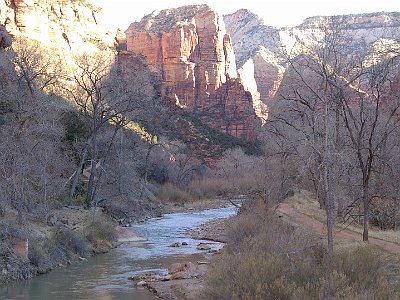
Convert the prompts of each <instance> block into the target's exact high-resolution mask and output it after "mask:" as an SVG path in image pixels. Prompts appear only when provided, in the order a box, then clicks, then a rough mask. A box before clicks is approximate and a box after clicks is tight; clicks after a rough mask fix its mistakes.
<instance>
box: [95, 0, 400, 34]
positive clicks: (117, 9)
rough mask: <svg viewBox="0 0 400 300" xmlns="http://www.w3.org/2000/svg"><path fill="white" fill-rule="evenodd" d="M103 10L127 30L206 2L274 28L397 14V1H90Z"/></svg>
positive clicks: (399, 6) (113, 23) (399, 8)
mask: <svg viewBox="0 0 400 300" xmlns="http://www.w3.org/2000/svg"><path fill="white" fill-rule="evenodd" d="M91 2H92V3H94V4H96V5H98V6H100V7H102V8H103V14H104V18H105V21H106V22H107V23H108V24H109V25H110V26H111V27H114V28H121V29H123V30H125V29H127V28H128V26H129V24H130V23H132V22H134V21H139V20H140V19H141V18H142V17H143V16H145V15H147V14H149V13H151V12H152V11H154V10H162V9H165V8H171V7H179V6H182V5H188V4H202V3H206V4H209V5H210V6H212V7H214V8H215V9H216V10H217V11H219V12H221V13H223V14H228V13H233V12H235V11H236V10H238V9H240V8H247V9H249V10H251V11H253V12H254V13H256V14H257V15H259V16H260V17H261V18H263V19H264V20H265V22H266V24H268V25H271V26H275V27H286V26H296V25H299V24H300V23H301V22H302V21H303V20H304V19H305V18H307V17H312V16H330V15H342V14H356V13H369V12H382V11H386V12H394V11H397V12H400V0H335V1H333V0H298V1H296V0H264V1H262V0H241V1H237V0H227V1H223V0H144V1H137V0H91Z"/></svg>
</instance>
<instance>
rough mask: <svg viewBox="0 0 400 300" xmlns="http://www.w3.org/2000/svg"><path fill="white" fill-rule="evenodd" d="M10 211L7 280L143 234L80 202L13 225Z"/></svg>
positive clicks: (2, 280)
mask: <svg viewBox="0 0 400 300" xmlns="http://www.w3.org/2000/svg"><path fill="white" fill-rule="evenodd" d="M229 205H230V203H229V201H228V200H225V199H216V200H199V201H195V202H190V203H186V204H184V205H179V206H177V205H176V204H173V203H168V204H165V205H164V206H163V208H162V213H163V214H166V213H173V212H197V211H202V210H205V209H213V208H221V207H226V206H229ZM152 211H153V212H154V211H155V210H152ZM5 215H6V216H7V218H4V219H2V220H0V225H1V226H2V228H1V229H2V230H0V231H1V232H4V233H5V234H3V235H1V236H0V238H1V239H0V242H1V247H0V248H1V252H2V253H1V256H0V284H1V285H4V284H7V283H9V282H12V281H16V280H25V279H28V278H31V277H33V276H36V275H39V274H45V273H47V272H49V271H51V270H53V269H55V268H59V267H63V266H66V265H69V264H71V263H73V262H79V261H84V260H86V259H88V258H89V257H91V256H94V255H97V254H101V253H106V252H108V251H109V250H111V249H113V248H115V247H116V246H117V245H118V244H119V242H118V240H120V242H126V241H133V240H135V241H137V240H138V237H136V236H132V235H130V236H126V235H125V234H127V233H129V230H124V228H121V227H118V226H116V225H117V224H118V223H117V222H116V221H115V220H114V221H113V220H112V219H111V218H110V216H109V215H108V214H107V213H105V212H103V211H102V210H100V209H97V210H96V213H94V210H93V209H90V210H87V209H84V208H83V207H79V206H69V207H63V208H61V209H57V210H53V211H51V212H50V213H48V214H47V216H46V217H45V218H38V217H36V216H34V215H26V216H25V220H24V223H23V224H22V225H18V226H17V225H12V224H17V222H16V219H17V214H16V213H15V212H14V211H12V210H9V211H6V213H5ZM143 215H146V216H147V218H150V217H154V216H159V215H160V212H159V211H156V215H151V214H150V212H149V213H147V214H143V213H141V214H140V217H142V216H143ZM140 220H143V219H140ZM127 225H128V224H127ZM8 237H12V238H8ZM215 240H218V239H217V238H216V239H215ZM3 252H4V253H3Z"/></svg>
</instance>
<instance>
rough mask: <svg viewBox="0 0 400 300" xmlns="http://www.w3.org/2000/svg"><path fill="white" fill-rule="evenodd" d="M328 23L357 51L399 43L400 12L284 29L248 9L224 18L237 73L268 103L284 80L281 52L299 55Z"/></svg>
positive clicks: (321, 19)
mask: <svg viewBox="0 0 400 300" xmlns="http://www.w3.org/2000/svg"><path fill="white" fill-rule="evenodd" d="M328 20H329V21H332V22H337V23H338V24H339V23H340V24H341V25H343V29H344V30H345V31H346V32H348V34H347V36H348V37H351V39H352V42H351V43H352V44H351V46H352V47H353V48H354V50H356V49H357V48H359V47H364V46H367V45H370V44H372V43H374V42H376V41H379V40H382V39H385V40H389V41H393V42H396V41H399V40H400V12H388V13H386V12H380V13H379V12H378V13H367V14H356V15H343V16H331V17H330V16H324V17H319V16H317V17H310V18H307V19H306V20H304V22H303V23H302V24H300V25H299V26H295V27H284V28H281V29H278V28H274V27H272V26H268V25H266V23H265V21H264V20H262V19H261V18H260V17H258V16H257V15H256V14H255V13H253V12H251V11H249V10H245V9H241V10H238V11H237V12H235V13H233V14H229V15H225V16H224V21H225V25H226V28H227V32H228V33H230V34H231V36H232V43H233V49H234V52H235V55H236V60H237V61H238V71H239V72H242V73H245V74H246V78H250V81H252V82H253V83H251V84H250V85H252V86H253V89H254V88H255V87H254V82H255V84H256V89H257V90H258V92H259V93H260V95H261V99H262V100H263V101H264V102H266V103H268V102H269V101H270V100H271V99H272V98H273V97H274V96H275V94H276V91H277V89H278V88H279V85H280V83H281V82H282V79H283V76H284V72H285V69H286V66H285V61H284V59H283V58H282V56H281V54H282V52H286V53H296V52H298V53H300V52H301V49H300V48H299V47H298V45H299V42H301V43H303V44H305V45H307V44H308V45H311V44H312V43H313V42H315V41H317V40H321V39H322V38H323V36H324V25H325V24H327V22H328ZM249 66H250V67H249ZM251 73H252V74H251ZM248 80H249V79H248Z"/></svg>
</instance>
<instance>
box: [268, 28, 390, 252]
mask: <svg viewBox="0 0 400 300" xmlns="http://www.w3.org/2000/svg"><path fill="white" fill-rule="evenodd" d="M328 21H329V20H328ZM342 29H343V23H341V22H340V21H338V20H330V21H329V22H328V23H327V24H326V26H325V34H324V38H323V39H322V40H320V41H315V42H314V44H313V45H311V46H310V45H304V44H303V45H301V47H300V48H302V53H303V55H301V56H296V57H295V58H294V59H290V60H289V70H288V71H287V76H286V80H287V81H286V82H284V83H283V85H285V87H286V90H283V91H281V95H280V96H281V99H283V101H282V103H280V104H278V105H277V106H278V109H276V108H275V113H273V114H272V120H275V121H277V122H279V123H280V124H281V127H279V126H277V127H275V128H278V131H279V130H280V133H281V134H282V135H284V136H286V137H287V139H288V140H289V141H291V142H292V145H293V149H294V151H295V152H297V154H298V156H299V157H300V158H301V160H302V161H303V162H304V166H305V167H306V168H307V169H308V171H309V174H310V175H311V176H310V177H311V181H312V182H313V185H314V189H315V191H316V194H317V195H318V196H319V200H320V203H321V205H322V206H323V207H324V208H325V210H326V214H327V231H328V250H329V252H330V253H332V252H333V226H334V222H335V218H336V207H335V206H336V205H337V203H339V204H340V203H342V202H343V200H341V201H338V200H340V199H339V197H338V194H339V191H340V190H347V191H350V190H352V191H353V193H354V194H355V199H356V200H361V202H362V205H363V210H364V211H363V220H364V234H363V239H364V240H368V222H369V221H368V218H369V203H370V201H371V193H370V190H369V189H370V184H371V178H372V175H373V173H374V172H376V171H377V169H378V165H379V163H378V162H379V160H380V159H379V157H380V156H383V153H384V149H385V147H384V145H386V144H387V143H386V141H388V139H389V137H390V136H393V135H394V134H396V132H397V130H396V128H397V118H398V117H397V115H398V105H397V100H396V99H393V97H392V99H391V100H387V101H384V99H389V97H388V94H393V89H392V88H391V87H390V82H393V80H394V77H393V76H394V75H396V72H393V69H394V68H393V67H390V65H393V59H390V60H386V61H384V62H382V61H381V62H376V61H375V62H374V63H373V64H372V65H371V64H370V65H369V66H368V67H367V58H368V56H371V54H370V53H368V50H370V49H368V48H366V47H364V48H363V47H361V48H360V49H357V50H355V49H354V44H353V43H352V41H351V39H349V37H346V35H345V34H343V30H342ZM285 105H286V107H285ZM282 112H283V113H282ZM354 162H357V164H354ZM380 169H382V168H380ZM353 172H354V173H353ZM342 176H347V177H345V178H346V179H348V181H347V182H346V181H343V180H341V179H340V178H341V177H342ZM354 177H355V178H354ZM354 182H357V186H359V187H360V189H359V190H356V189H354V188H353V187H352V186H351V183H354ZM339 187H340V188H339ZM382 192H384V191H382ZM342 197H344V195H342Z"/></svg>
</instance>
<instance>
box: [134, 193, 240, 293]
mask: <svg viewBox="0 0 400 300" xmlns="http://www.w3.org/2000/svg"><path fill="white" fill-rule="evenodd" d="M230 205H232V204H231V203H230V202H229V201H227V200H222V199H220V200H218V201H215V202H213V201H199V202H198V203H191V204H186V208H185V209H186V210H188V211H195V210H204V209H216V208H221V207H226V206H230ZM178 211H181V208H180V209H178ZM233 223H234V217H233V218H228V219H215V220H211V221H209V222H206V223H204V224H202V225H200V226H199V227H196V228H193V229H190V230H188V231H186V234H187V235H188V236H190V237H191V238H193V239H196V240H209V241H216V242H222V243H226V242H227V241H228V237H227V232H228V229H229V228H230V226H231V225H232V224H233ZM221 251H223V249H221V250H219V251H204V252H203V253H198V254H195V255H183V256H179V257H177V258H176V261H175V262H174V263H173V264H172V265H171V266H169V268H168V270H169V274H168V275H167V276H164V277H161V278H158V279H156V280H152V279H150V280H149V281H147V282H146V281H144V282H145V284H144V287H145V288H147V289H149V290H150V291H152V292H153V293H154V294H155V295H157V296H158V297H160V298H161V299H166V300H197V299H206V298H207V290H206V285H205V279H204V276H205V274H206V273H207V271H208V270H209V268H210V267H212V264H213V260H212V258H213V257H215V256H218V255H220V253H221ZM176 268H178V269H179V270H180V271H181V273H180V274H179V275H178V276H175V277H174V269H176ZM171 277H172V278H171ZM143 279H146V278H143ZM147 279H149V278H147ZM144 282H141V283H140V284H143V283H144Z"/></svg>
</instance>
